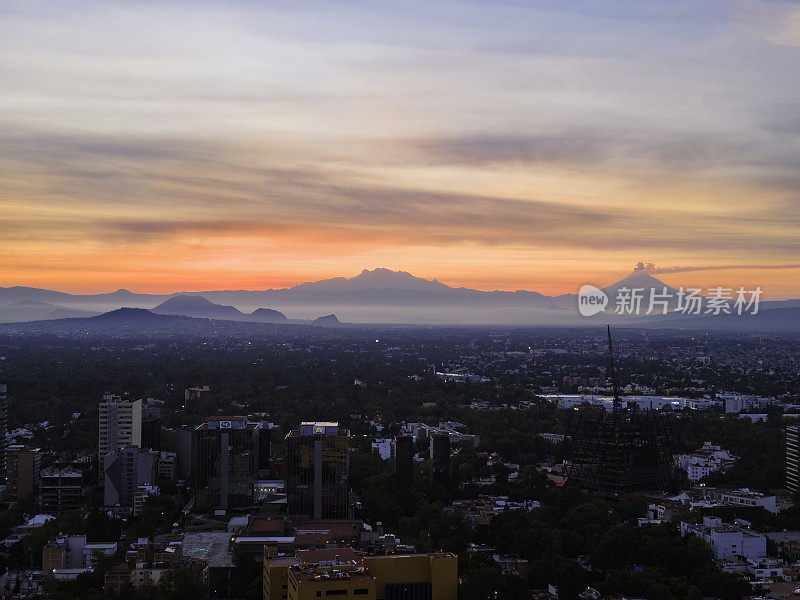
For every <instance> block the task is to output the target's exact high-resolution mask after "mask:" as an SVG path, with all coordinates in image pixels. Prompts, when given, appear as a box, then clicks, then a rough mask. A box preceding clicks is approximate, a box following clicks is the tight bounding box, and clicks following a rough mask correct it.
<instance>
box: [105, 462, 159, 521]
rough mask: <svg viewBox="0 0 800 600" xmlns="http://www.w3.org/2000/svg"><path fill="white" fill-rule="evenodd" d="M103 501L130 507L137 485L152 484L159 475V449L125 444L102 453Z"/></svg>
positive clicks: (112, 504) (108, 504)
mask: <svg viewBox="0 0 800 600" xmlns="http://www.w3.org/2000/svg"><path fill="white" fill-rule="evenodd" d="M103 473H104V480H105V485H104V488H103V493H104V504H105V505H106V506H109V507H111V506H119V507H121V508H128V509H132V508H133V500H134V496H135V495H136V489H137V488H138V487H139V486H141V485H148V484H155V483H156V481H157V477H158V453H157V452H155V451H153V450H145V449H143V448H137V447H135V446H128V447H127V448H122V449H120V450H116V451H114V452H109V453H108V454H106V455H105V456H104V457H103Z"/></svg>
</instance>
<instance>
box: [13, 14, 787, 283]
mask: <svg viewBox="0 0 800 600" xmlns="http://www.w3.org/2000/svg"><path fill="white" fill-rule="evenodd" d="M600 5H602V7H601V6H600ZM0 12H2V15H3V27H4V31H3V32H2V35H0V73H2V78H3V82H4V83H3V85H2V87H0V115H2V116H1V117H0V118H2V130H3V134H2V136H0V240H1V241H2V245H0V285H1V286H11V285H25V286H34V287H43V288H49V289H59V290H62V291H69V292H100V291H112V290H114V289H116V288H121V287H125V288H128V289H131V290H134V291H139V292H174V291H178V290H212V289H267V288H278V287H288V286H291V285H295V284H298V283H302V282H304V281H313V280H318V279H323V278H326V277H331V276H353V275H356V274H358V273H359V272H360V271H361V270H362V269H364V268H370V269H371V268H374V267H387V268H391V269H402V270H405V271H409V272H411V273H413V274H414V275H417V276H420V277H425V278H429V279H433V278H437V279H439V280H440V281H442V282H444V283H447V284H449V285H454V286H466V287H472V288H477V289H505V290H515V289H533V290H537V291H540V292H542V293H545V294H560V293H566V292H574V291H575V290H576V289H577V287H578V286H579V285H580V284H582V283H584V282H596V283H597V284H601V285H607V284H609V283H611V282H613V281H615V280H617V279H619V278H621V277H622V276H624V275H625V274H627V273H628V272H630V270H631V268H632V267H633V266H634V264H636V262H637V261H640V260H641V261H645V262H652V263H654V265H655V269H656V270H658V269H659V268H674V267H688V268H692V269H693V270H680V271H678V272H664V273H662V274H660V275H658V277H659V278H660V279H662V280H663V281H665V282H667V283H670V284H673V285H700V286H704V287H707V286H711V285H718V284H727V285H737V286H738V285H746V286H755V285H760V286H761V287H763V288H764V289H765V290H766V293H767V296H769V297H770V298H789V297H798V296H800V268H798V266H800V201H799V200H798V198H799V197H800V196H799V195H798V194H799V193H800V169H798V166H800V136H798V132H799V131H800V120H798V114H800V113H799V112H798V107H797V99H798V98H800V28H799V27H796V25H797V24H798V23H800V6H798V4H796V3H794V2H788V1H787V2H782V1H766V0H743V1H737V2H718V1H710V2H702V3H698V2H696V1H694V2H691V1H687V2H670V3H661V2H639V3H631V2H605V3H594V2H578V3H560V2H536V3H531V4H530V5H528V4H527V3H521V4H516V3H494V2H492V3H489V2H472V3H459V4H458V5H457V6H456V5H454V4H451V3H447V2H443V3H419V4H417V3H361V2H344V3H324V2H321V3H316V2H300V3H275V4H269V5H266V6H265V5H263V4H261V3H250V2H232V3H226V4H223V3H215V4H210V3H209V4H203V3H202V2H201V3H199V4H197V3H184V2H163V3H161V2H158V3H151V2H141V3H137V2H125V3H114V2H111V3H108V2H88V1H80V2H74V3H46V2H43V3H28V2H14V1H12V2H6V3H4V4H3V7H2V8H0ZM765 90H769V94H767V95H765V94H764V91H765ZM707 267H713V268H711V269H708V268H707Z"/></svg>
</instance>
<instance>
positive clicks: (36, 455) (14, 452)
mask: <svg viewBox="0 0 800 600" xmlns="http://www.w3.org/2000/svg"><path fill="white" fill-rule="evenodd" d="M41 461H42V452H41V450H39V448H29V447H27V446H22V445H19V444H13V445H10V446H8V447H7V448H6V497H7V498H10V499H14V500H16V499H23V498H27V497H29V496H32V495H33V494H35V493H36V492H38V491H39V479H40V475H41V472H40V471H41Z"/></svg>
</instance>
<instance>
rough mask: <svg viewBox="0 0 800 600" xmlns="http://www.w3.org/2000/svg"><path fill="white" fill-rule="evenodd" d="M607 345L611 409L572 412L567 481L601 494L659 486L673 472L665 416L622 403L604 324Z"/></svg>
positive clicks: (611, 495)
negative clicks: (611, 390)
mask: <svg viewBox="0 0 800 600" xmlns="http://www.w3.org/2000/svg"><path fill="white" fill-rule="evenodd" d="M608 350H609V367H610V368H609V370H610V374H611V380H612V384H613V386H614V403H613V406H612V410H611V412H608V411H607V410H606V409H605V407H603V406H595V405H588V406H585V407H578V408H577V410H576V411H575V412H574V414H573V418H572V421H571V422H570V426H569V432H568V434H569V439H570V442H569V444H570V447H569V448H570V452H569V462H568V464H567V471H566V472H567V477H568V482H569V484H570V485H579V486H580V487H582V488H583V489H585V490H586V491H588V492H591V493H594V494H598V495H600V496H604V497H606V498H619V497H621V496H622V495H623V494H625V493H627V492H634V491H640V490H659V489H664V488H666V487H667V486H668V485H669V483H670V481H671V479H672V472H673V459H672V439H673V436H672V429H671V428H670V425H669V421H668V419H667V417H666V415H664V414H663V413H661V412H659V411H654V410H640V409H639V408H638V406H636V405H631V406H628V405H624V406H623V404H622V402H621V401H620V399H619V386H618V384H617V379H616V373H615V371H614V355H613V352H612V348H611V329H610V328H609V330H608Z"/></svg>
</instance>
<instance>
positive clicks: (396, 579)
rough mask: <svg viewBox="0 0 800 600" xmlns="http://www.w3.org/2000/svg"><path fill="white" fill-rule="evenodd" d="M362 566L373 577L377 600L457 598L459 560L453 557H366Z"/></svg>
mask: <svg viewBox="0 0 800 600" xmlns="http://www.w3.org/2000/svg"><path fill="white" fill-rule="evenodd" d="M364 566H366V567H367V570H368V572H369V574H370V575H372V576H373V577H375V581H376V584H377V587H376V591H375V598H376V600H392V599H393V598H432V599H433V600H456V599H457V598H458V557H457V556H456V555H455V554H450V553H449V552H439V553H434V554H392V555H388V556H365V557H364ZM428 589H430V595H428V592H427V590H428Z"/></svg>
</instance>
